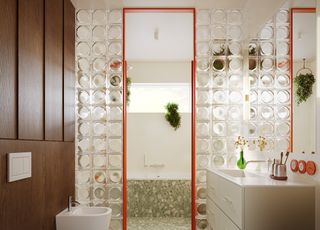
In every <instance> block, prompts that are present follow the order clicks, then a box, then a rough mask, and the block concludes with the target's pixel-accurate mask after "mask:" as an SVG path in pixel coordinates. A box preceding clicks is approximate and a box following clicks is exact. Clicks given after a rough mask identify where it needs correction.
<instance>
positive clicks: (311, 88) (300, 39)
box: [280, 9, 317, 154]
mask: <svg viewBox="0 0 320 230" xmlns="http://www.w3.org/2000/svg"><path fill="white" fill-rule="evenodd" d="M292 32H293V36H292V42H293V44H292V45H293V53H292V60H293V62H292V63H293V72H292V77H293V101H294V103H293V151H294V152H297V153H302V152H305V153H307V154H310V153H312V152H315V150H316V83H315V81H317V79H316V75H315V73H316V49H315V48H314V47H316V12H315V9H296V10H295V9H293V18H292ZM280 48H281V47H280Z"/></svg>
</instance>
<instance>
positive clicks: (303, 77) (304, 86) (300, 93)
mask: <svg viewBox="0 0 320 230" xmlns="http://www.w3.org/2000/svg"><path fill="white" fill-rule="evenodd" d="M315 82H316V79H315V77H314V75H313V74H312V73H306V74H299V75H298V76H296V77H295V78H294V84H295V88H296V89H295V94H296V96H297V97H296V102H297V104H298V105H299V104H301V103H302V102H304V101H307V99H308V98H309V97H310V96H311V95H312V86H313V84H314V83H315Z"/></svg>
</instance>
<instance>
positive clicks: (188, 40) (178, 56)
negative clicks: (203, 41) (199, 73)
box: [125, 12, 193, 61]
mask: <svg viewBox="0 0 320 230" xmlns="http://www.w3.org/2000/svg"><path fill="white" fill-rule="evenodd" d="M155 31H158V39H155V37H154V34H155ZM125 33H126V37H127V38H130V39H126V47H125V48H126V60H128V61H145V60H149V61H169V60H170V61H190V60H192V59H193V15H192V13H156V12H152V13H148V12H146V13H127V14H126V31H125Z"/></svg>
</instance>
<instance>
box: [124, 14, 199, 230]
mask: <svg viewBox="0 0 320 230" xmlns="http://www.w3.org/2000/svg"><path fill="white" fill-rule="evenodd" d="M148 12H153V13H154V12H157V13H168V12H169V13H192V14H193V61H192V64H191V67H192V68H191V73H192V79H191V84H192V86H191V89H192V99H191V103H192V111H191V116H192V119H191V122H192V124H191V127H192V128H191V145H192V147H191V149H192V150H191V159H192V163H191V186H192V188H191V192H192V201H191V203H192V209H191V210H192V213H191V214H192V217H191V218H192V220H191V224H192V230H196V10H195V8H123V9H122V20H123V31H122V33H123V46H122V54H123V59H122V63H123V73H122V77H123V101H122V102H123V114H122V124H123V125H122V131H123V132H122V134H123V139H122V140H123V195H122V196H123V198H122V199H123V230H126V229H127V108H126V104H127V101H126V93H127V92H126V89H127V88H126V86H127V81H126V79H127V78H126V77H127V63H126V55H125V54H126V53H125V44H126V42H125V41H126V34H125V28H126V13H148Z"/></svg>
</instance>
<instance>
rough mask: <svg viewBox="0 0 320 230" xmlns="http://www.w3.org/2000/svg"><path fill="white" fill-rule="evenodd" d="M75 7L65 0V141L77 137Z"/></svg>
mask: <svg viewBox="0 0 320 230" xmlns="http://www.w3.org/2000/svg"><path fill="white" fill-rule="evenodd" d="M74 14H75V9H74V7H73V5H72V3H71V2H70V0H64V141H74V138H75V133H74V130H75V127H74V123H75V96H74V93H75V92H74V87H75V70H74V69H75V37H74V36H75V19H74V18H75V15H74Z"/></svg>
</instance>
